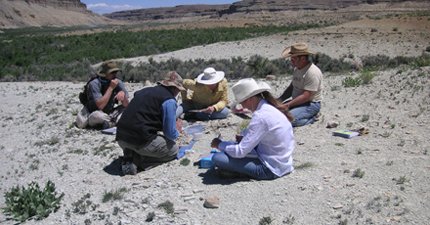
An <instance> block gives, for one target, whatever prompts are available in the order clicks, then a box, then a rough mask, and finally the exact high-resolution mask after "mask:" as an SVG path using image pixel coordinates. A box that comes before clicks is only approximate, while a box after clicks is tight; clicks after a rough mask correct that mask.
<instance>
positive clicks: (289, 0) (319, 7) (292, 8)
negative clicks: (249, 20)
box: [104, 0, 429, 21]
mask: <svg viewBox="0 0 430 225" xmlns="http://www.w3.org/2000/svg"><path fill="white" fill-rule="evenodd" d="M402 2H429V0H409V1H406V0H320V1H315V0H300V1H297V0H270V1H267V0H243V1H238V2H234V3H233V4H227V5H180V6H176V7H163V8H150V9H136V10H129V11H120V12H114V13H110V14H104V16H106V17H107V18H110V19H115V20H123V21H151V20H162V19H186V18H209V19H215V18H223V16H228V15H236V14H237V15H239V17H241V16H240V15H245V14H253V13H262V12H264V13H269V14H270V13H276V12H297V11H301V10H307V11H328V10H329V11H332V12H333V11H337V10H340V9H345V8H348V7H354V6H358V5H373V4H396V3H397V4H398V3H402Z"/></svg>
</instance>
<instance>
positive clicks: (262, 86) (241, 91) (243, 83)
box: [230, 78, 271, 108]
mask: <svg viewBox="0 0 430 225" xmlns="http://www.w3.org/2000/svg"><path fill="white" fill-rule="evenodd" d="M270 89H271V88H270V86H269V85H268V84H267V83H266V82H260V83H258V84H257V82H256V81H255V80H254V79H252V78H245V79H242V80H239V81H238V82H237V83H236V84H235V85H233V87H232V91H233V94H234V98H235V99H236V100H235V101H234V102H233V103H232V104H231V105H230V108H234V107H235V106H236V105H237V104H239V103H241V102H243V101H245V100H246V99H248V98H250V97H252V96H254V95H256V94H259V93H261V92H263V91H269V90H270Z"/></svg>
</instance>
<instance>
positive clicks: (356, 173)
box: [352, 169, 365, 178]
mask: <svg viewBox="0 0 430 225" xmlns="http://www.w3.org/2000/svg"><path fill="white" fill-rule="evenodd" d="M364 173H365V172H364V171H362V170H361V169H356V170H354V173H353V174H352V177H358V178H363V176H364Z"/></svg>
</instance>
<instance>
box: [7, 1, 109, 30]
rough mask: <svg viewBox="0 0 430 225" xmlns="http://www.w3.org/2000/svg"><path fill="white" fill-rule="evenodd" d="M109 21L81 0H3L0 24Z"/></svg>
mask: <svg viewBox="0 0 430 225" xmlns="http://www.w3.org/2000/svg"><path fill="white" fill-rule="evenodd" d="M110 21H111V20H110V19H107V18H106V17H103V16H100V15H98V14H96V13H93V12H91V11H89V10H87V6H86V5H85V4H84V3H82V2H81V1H80V0H57V1H55V0H7V1H6V0H1V1H0V28H23V27H41V26H79V25H98V24H106V23H109V22H110Z"/></svg>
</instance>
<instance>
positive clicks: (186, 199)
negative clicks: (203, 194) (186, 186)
mask: <svg viewBox="0 0 430 225" xmlns="http://www.w3.org/2000/svg"><path fill="white" fill-rule="evenodd" d="M195 198H196V197H194V196H193V197H187V198H184V201H185V202H187V201H191V200H194V199H195Z"/></svg>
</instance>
